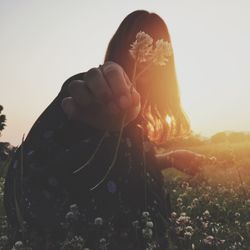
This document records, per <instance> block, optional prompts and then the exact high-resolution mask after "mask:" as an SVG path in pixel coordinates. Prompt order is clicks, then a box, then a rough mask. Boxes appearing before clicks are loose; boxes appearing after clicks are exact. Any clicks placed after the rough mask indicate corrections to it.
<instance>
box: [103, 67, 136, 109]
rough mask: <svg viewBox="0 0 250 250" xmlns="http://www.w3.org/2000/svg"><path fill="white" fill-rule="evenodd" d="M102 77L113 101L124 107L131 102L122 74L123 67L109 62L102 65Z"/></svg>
mask: <svg viewBox="0 0 250 250" xmlns="http://www.w3.org/2000/svg"><path fill="white" fill-rule="evenodd" d="M103 74H104V77H105V78H106V79H107V83H108V85H109V87H110V89H111V91H112V93H113V95H114V96H115V101H116V103H117V104H118V105H119V107H120V108H122V109H126V108H128V107H129V106H130V105H131V104H132V101H131V95H130V93H129V91H130V89H129V87H128V85H127V82H126V79H125V78H124V75H123V69H122V68H121V67H120V66H118V65H113V64H109V65H107V66H105V67H103Z"/></svg>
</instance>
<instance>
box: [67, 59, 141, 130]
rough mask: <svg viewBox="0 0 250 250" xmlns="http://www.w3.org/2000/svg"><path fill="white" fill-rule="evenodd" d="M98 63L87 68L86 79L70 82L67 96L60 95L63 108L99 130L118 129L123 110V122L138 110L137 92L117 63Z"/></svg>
mask: <svg viewBox="0 0 250 250" xmlns="http://www.w3.org/2000/svg"><path fill="white" fill-rule="evenodd" d="M100 67H102V69H101V68H100ZM100 67H99V68H92V69H90V70H89V71H88V72H87V73H86V81H82V80H75V81H72V82H71V83H70V84H69V86H68V88H69V93H70V96H69V97H66V98H64V99H63V101H62V108H63V111H64V112H65V114H66V115H67V116H68V118H69V119H74V120H77V121H80V122H83V123H87V124H89V125H91V126H93V127H95V128H97V129H101V130H109V131H116V130H120V129H121V123H122V118H123V116H124V114H125V113H126V120H125V124H124V125H127V124H128V123H129V122H130V121H132V120H134V119H135V118H136V117H137V115H138V114H139V112H140V108H141V106H140V95H139V93H138V92H137V91H136V90H135V89H134V88H131V86H132V83H131V82H130V80H129V78H128V76H127V75H126V73H125V71H124V70H123V68H122V67H121V66H120V65H118V64H117V63H114V62H105V63H104V64H103V65H102V66H100Z"/></svg>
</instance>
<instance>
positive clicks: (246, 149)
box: [0, 141, 250, 250]
mask: <svg viewBox="0 0 250 250" xmlns="http://www.w3.org/2000/svg"><path fill="white" fill-rule="evenodd" d="M181 148H183V145H182V146H181ZM184 148H186V149H189V150H192V151H194V152H198V153H203V154H206V155H208V156H214V157H216V161H214V162H213V163H209V164H205V165H203V166H202V169H201V171H200V173H199V174H197V175H196V176H192V177H191V176H188V175H185V174H182V173H180V172H179V171H177V170H175V169H167V170H164V172H163V173H164V176H165V182H166V189H167V190H168V191H170V200H171V208H172V209H171V210H172V213H171V217H170V218H169V227H168V228H169V229H168V234H167V235H166V237H167V238H168V242H169V249H170V250H189V249H190V250H196V249H197V250H198V249H199V250H209V249H218V250H236V249H239V250H241V249H242V250H249V249H250V142H249V141H243V142H237V143H229V142H222V143H211V142H210V143H203V144H201V145H196V146H186V147H184ZM170 149H173V147H171V148H167V149H165V150H170ZM3 183H4V178H3V177H1V179H0V216H1V217H0V218H1V220H0V228H1V230H0V249H13V250H14V249H15V250H17V249H22V250H28V249H29V250H30V249H32V248H31V247H29V246H27V245H26V246H25V244H24V243H22V242H16V243H15V244H14V245H11V246H10V245H9V243H8V237H7V236H6V232H7V228H8V226H7V223H6V218H5V215H4V209H3V205H2V203H3ZM72 209H73V208H72ZM147 225H148V230H151V229H150V228H152V229H153V225H152V223H151V224H150V223H148V224H147ZM144 230H145V229H144ZM148 232H149V231H148ZM100 244H101V243H100ZM60 249H61V250H70V249H76V250H80V249H85V250H87V249H88V248H87V246H85V245H84V239H82V238H80V237H78V238H74V239H73V238H72V240H71V241H67V242H63V243H62V244H61V248H60ZM98 249H103V250H104V249H108V247H107V245H105V244H104V245H100V247H99V248H98ZM151 249H155V248H154V245H153V244H151V245H150V244H149V245H148V248H147V250H151Z"/></svg>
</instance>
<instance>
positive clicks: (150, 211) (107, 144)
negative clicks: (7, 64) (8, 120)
mask: <svg viewBox="0 0 250 250" xmlns="http://www.w3.org/2000/svg"><path fill="white" fill-rule="evenodd" d="M84 75H85V73H80V74H78V75H75V76H73V77H71V78H69V79H68V80H67V81H66V82H65V83H64V84H63V86H62V89H61V91H60V93H59V94H58V96H57V97H56V98H55V99H54V100H53V102H52V103H51V104H50V105H49V106H48V107H47V109H46V110H45V111H44V112H43V113H42V114H41V115H40V117H39V118H38V119H37V121H36V122H35V123H34V125H33V127H32V128H31V130H30V132H29V134H28V136H27V138H26V139H25V141H24V142H23V143H22V144H21V145H20V146H19V148H18V149H17V150H16V152H15V154H14V157H13V159H12V162H11V164H10V166H9V169H8V173H7V176H6V181H5V195H4V202H5V208H6V213H7V217H8V221H9V224H10V225H11V231H10V235H11V237H12V239H13V241H16V240H27V242H30V244H31V245H32V244H33V245H32V246H34V249H84V248H77V247H73V248H67V244H68V246H69V245H70V244H78V245H79V244H82V245H83V244H84V247H85V248H86V249H93V250H95V249H111V250H117V249H121V250H122V249H126V250H127V249H133V250H136V249H146V248H147V249H167V243H166V241H167V240H166V230H167V219H168V216H169V213H170V208H169V201H168V200H167V197H168V196H167V195H166V190H165V189H164V179H163V176H162V174H161V172H160V170H159V169H157V164H156V159H155V152H154V148H153V146H152V145H151V143H150V142H149V140H147V138H143V134H142V131H141V129H140V127H139V126H137V124H138V121H139V119H140V116H139V117H138V118H137V119H136V120H135V121H133V122H132V123H130V124H129V125H128V126H127V127H125V128H124V132H123V136H122V139H121V143H120V147H119V151H118V156H117V159H116V162H115V165H114V166H113V168H112V169H111V171H110V172H109V173H108V174H107V171H108V168H109V166H110V164H111V162H112V160H113V158H114V152H115V148H116V146H117V141H118V136H119V132H117V133H110V134H107V135H106V136H105V137H104V139H103V141H102V143H101V145H100V147H99V149H98V150H96V149H97V145H98V143H99V142H100V140H101V138H102V137H103V134H104V132H103V131H100V130H97V129H94V128H92V127H89V126H88V125H86V124H79V123H77V122H75V121H72V120H69V119H68V118H67V117H66V115H65V114H64V113H63V111H62V109H61V101H62V99H63V98H64V97H67V96H69V93H68V89H67V86H68V84H69V82H70V81H72V80H74V79H83V78H84ZM95 151H96V154H95V157H94V158H92V160H91V161H90V163H89V164H87V165H86V166H85V167H84V168H83V169H82V170H80V171H78V172H76V173H74V171H75V170H77V169H79V167H80V166H82V165H83V164H85V163H86V162H87V161H88V160H89V159H90V158H91V156H92V155H93V152H95ZM105 174H107V176H106V178H105V179H104V180H103V181H102V182H101V183H99V182H100V180H102V179H103V177H104V176H105ZM97 183H99V185H98V186H97V187H96V188H94V189H92V188H93V187H94V186H95V185H96V184H97ZM31 242H33V243H31ZM34 242H35V243H34ZM72 242H73V243H72ZM79 242H82V243H79ZM83 242H84V243H83ZM45 244H46V246H45ZM65 246H66V247H65ZM45 247H46V248H45ZM150 247H151V248H150Z"/></svg>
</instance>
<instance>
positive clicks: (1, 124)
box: [0, 105, 6, 136]
mask: <svg viewBox="0 0 250 250" xmlns="http://www.w3.org/2000/svg"><path fill="white" fill-rule="evenodd" d="M2 110H3V106H2V105H0V136H1V131H2V130H3V129H4V127H5V126H6V124H5V121H6V116H5V115H1V112H2Z"/></svg>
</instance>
